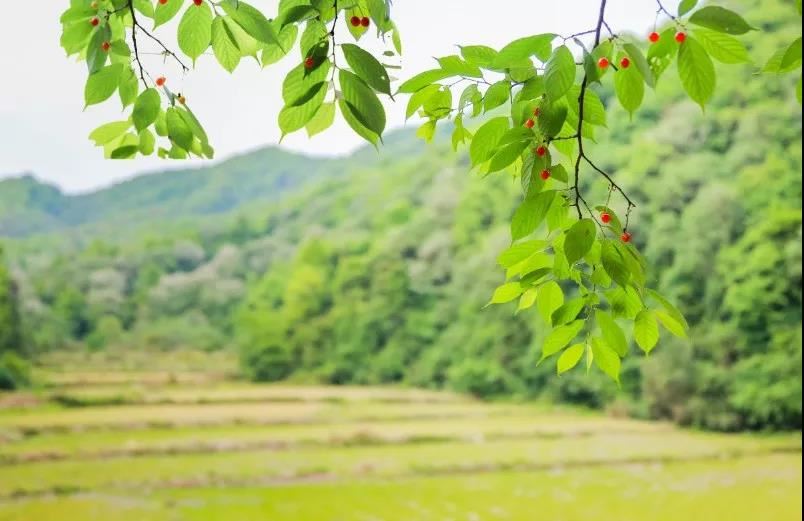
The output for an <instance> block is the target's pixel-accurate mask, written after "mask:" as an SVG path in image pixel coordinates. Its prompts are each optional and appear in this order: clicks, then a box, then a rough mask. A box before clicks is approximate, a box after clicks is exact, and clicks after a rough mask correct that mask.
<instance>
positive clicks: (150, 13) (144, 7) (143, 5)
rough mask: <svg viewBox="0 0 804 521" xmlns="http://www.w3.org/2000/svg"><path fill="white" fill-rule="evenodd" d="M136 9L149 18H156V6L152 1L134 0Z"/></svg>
mask: <svg viewBox="0 0 804 521" xmlns="http://www.w3.org/2000/svg"><path fill="white" fill-rule="evenodd" d="M134 9H136V10H137V11H139V12H141V13H142V14H144V15H145V16H147V17H148V18H153V17H154V6H153V3H152V2H151V0H134Z"/></svg>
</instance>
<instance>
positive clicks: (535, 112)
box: [533, 107, 542, 118]
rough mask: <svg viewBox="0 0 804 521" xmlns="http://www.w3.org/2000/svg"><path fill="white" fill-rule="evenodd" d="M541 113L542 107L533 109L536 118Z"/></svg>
mask: <svg viewBox="0 0 804 521" xmlns="http://www.w3.org/2000/svg"><path fill="white" fill-rule="evenodd" d="M541 113H542V109H540V108H539V107H536V108H535V109H533V117H534V118H538V117H539V115H540V114H541Z"/></svg>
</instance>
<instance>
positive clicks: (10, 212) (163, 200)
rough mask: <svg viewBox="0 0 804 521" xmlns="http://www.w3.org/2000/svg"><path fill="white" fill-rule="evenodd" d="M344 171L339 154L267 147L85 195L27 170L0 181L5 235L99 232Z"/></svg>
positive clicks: (271, 193) (209, 208) (261, 195)
mask: <svg viewBox="0 0 804 521" xmlns="http://www.w3.org/2000/svg"><path fill="white" fill-rule="evenodd" d="M343 171H344V168H343V164H342V161H339V160H332V159H314V158H311V157H305V156H301V155H297V154H293V153H289V152H286V151H284V150H281V149H278V148H276V147H267V148H264V149H261V150H257V151H254V152H250V153H247V154H243V155H241V156H238V157H235V158H232V159H228V160H226V161H222V162H220V163H219V164H216V165H214V166H209V167H203V168H193V169H182V170H174V171H166V172H154V173H150V174H146V175H142V176H138V177H135V178H134V179H131V180H129V181H125V182H122V183H119V184H116V185H114V186H112V187H110V188H106V189H102V190H98V191H95V192H92V193H88V194H81V195H67V194H64V193H62V192H61V191H60V190H59V189H58V188H57V187H54V186H51V185H48V184H44V183H41V182H39V181H37V180H36V179H35V178H34V177H33V176H31V175H24V176H21V177H16V178H10V179H5V180H0V236H15V237H24V236H29V235H33V234H38V233H47V232H52V231H63V230H66V229H72V230H75V229H80V228H82V227H85V226H86V227H87V228H88V229H90V230H94V232H95V233H97V234H101V235H102V234H103V233H104V231H109V232H112V231H113V229H114V227H115V226H130V225H131V224H133V223H141V224H148V223H150V224H154V223H158V222H159V221H165V220H172V219H176V218H185V217H196V216H204V215H210V214H220V213H225V212H229V211H232V210H238V209H239V208H240V207H241V206H242V205H243V204H246V203H248V202H250V201H255V200H259V201H264V202H269V201H272V200H275V199H277V198H278V197H279V196H280V195H281V194H282V193H286V192H288V191H290V190H293V189H296V188H298V187H299V186H302V185H304V184H305V183H307V182H309V181H311V180H313V179H316V178H318V177H319V176H324V175H326V176H333V175H338V174H339V173H341V172H343ZM127 223H128V224H127ZM93 225H94V226H93Z"/></svg>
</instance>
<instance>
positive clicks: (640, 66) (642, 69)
mask: <svg viewBox="0 0 804 521" xmlns="http://www.w3.org/2000/svg"><path fill="white" fill-rule="evenodd" d="M623 50H624V51H625V53H626V54H627V55H628V57H629V58H630V59H631V62H632V63H633V64H634V66H635V67H636V70H637V71H639V74H640V75H641V76H642V79H643V80H645V83H646V84H647V85H648V86H649V87H654V86H656V79H655V78H654V77H653V70H651V68H650V64H649V63H648V60H647V58H645V56H644V55H643V54H642V51H640V50H639V47H637V46H636V45H634V44H633V43H626V44H624V45H623ZM629 69H630V70H633V67H629V68H628V69H626V70H629ZM618 72H622V70H620V71H618Z"/></svg>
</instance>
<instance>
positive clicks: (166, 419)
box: [0, 401, 544, 432]
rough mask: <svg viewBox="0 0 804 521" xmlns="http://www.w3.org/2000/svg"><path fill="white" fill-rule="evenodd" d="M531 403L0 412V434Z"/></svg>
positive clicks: (455, 413) (382, 416) (518, 408)
mask: <svg viewBox="0 0 804 521" xmlns="http://www.w3.org/2000/svg"><path fill="white" fill-rule="evenodd" d="M540 412H544V408H543V407H542V408H539V407H537V406H533V405H516V404H484V403H481V402H472V401H467V402H455V403H450V402H446V403H433V404H427V403H415V402H413V403H404V402H402V403H372V402H369V403H362V404H356V403H348V402H344V403H341V402H265V403H254V402H237V403H219V404H195V405H177V404H167V405H130V406H103V407H85V408H58V407H53V406H50V407H40V408H32V409H27V410H22V411H20V410H6V411H0V432H2V431H4V430H5V431H9V430H11V431H13V430H23V431H48V430H89V429H97V428H106V429H110V428H119V429H123V428H142V427H147V426H155V425H158V426H170V425H215V424H225V423H257V424H269V425H270V424H286V423H321V422H343V421H355V420H360V419H365V420H376V421H384V420H394V419H401V418H444V419H447V418H452V417H465V416H475V417H478V418H482V417H488V416H494V415H511V414H518V415H524V414H534V415H535V414H537V413H540Z"/></svg>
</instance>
